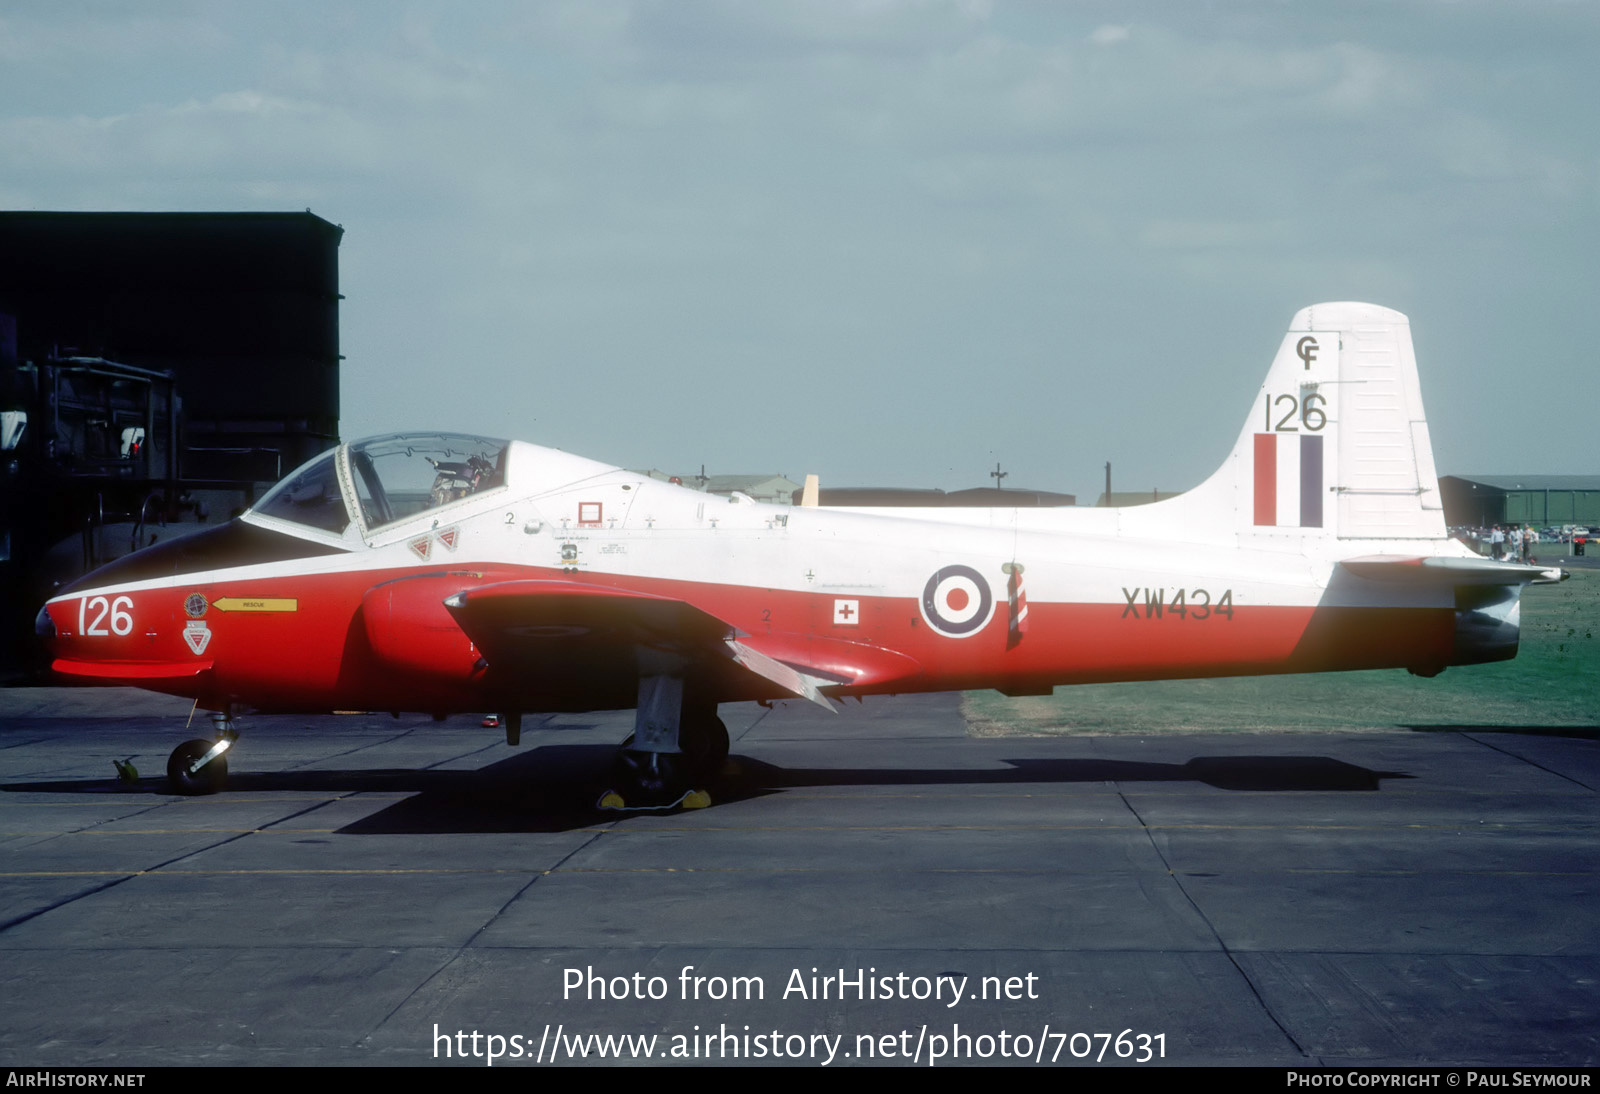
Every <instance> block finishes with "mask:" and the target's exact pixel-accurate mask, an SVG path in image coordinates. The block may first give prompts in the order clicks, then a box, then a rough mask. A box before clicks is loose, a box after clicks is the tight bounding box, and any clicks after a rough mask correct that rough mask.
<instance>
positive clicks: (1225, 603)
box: [1122, 586, 1233, 621]
mask: <svg viewBox="0 0 1600 1094" xmlns="http://www.w3.org/2000/svg"><path fill="white" fill-rule="evenodd" d="M1122 596H1123V599H1124V600H1126V601H1127V603H1126V604H1124V605H1123V608H1122V618H1123V619H1161V618H1163V617H1164V616H1168V615H1171V616H1176V617H1178V618H1179V619H1186V620H1187V619H1196V620H1198V619H1213V618H1214V619H1227V620H1229V621H1232V619H1233V590H1232V589H1223V590H1222V595H1221V596H1213V595H1212V593H1211V591H1210V590H1209V589H1161V588H1156V589H1146V588H1134V589H1130V588H1128V587H1127V586H1123V589H1122Z"/></svg>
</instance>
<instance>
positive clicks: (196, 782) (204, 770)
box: [167, 737, 228, 794]
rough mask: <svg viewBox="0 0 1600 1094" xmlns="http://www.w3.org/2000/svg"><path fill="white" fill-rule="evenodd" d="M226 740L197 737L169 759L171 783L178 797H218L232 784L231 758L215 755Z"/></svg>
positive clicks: (181, 746)
mask: <svg viewBox="0 0 1600 1094" xmlns="http://www.w3.org/2000/svg"><path fill="white" fill-rule="evenodd" d="M225 743H226V742H223V741H207V740H204V739H202V738H198V737H197V738H195V739H194V740H192V741H185V742H183V744H181V745H179V746H178V747H177V748H175V749H173V750H172V755H171V756H169V757H168V758H167V782H168V784H169V785H170V786H171V787H172V791H173V793H175V794H215V793H216V792H217V791H219V790H221V789H222V786H223V784H224V783H226V782H227V781H228V757H227V756H225V755H223V754H222V753H221V752H217V753H216V755H212V753H213V752H214V751H216V749H217V746H218V745H222V744H225Z"/></svg>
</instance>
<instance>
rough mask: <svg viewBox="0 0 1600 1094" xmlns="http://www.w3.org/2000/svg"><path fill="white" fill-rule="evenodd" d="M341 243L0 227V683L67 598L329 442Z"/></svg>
mask: <svg viewBox="0 0 1600 1094" xmlns="http://www.w3.org/2000/svg"><path fill="white" fill-rule="evenodd" d="M343 235H344V229H343V228H341V227H339V226H338V225H335V224H330V223H329V222H328V221H326V220H323V219H322V218H321V217H318V216H315V215H313V214H312V213H311V212H310V211H309V210H307V211H306V212H304V213H65V212H0V678H4V677H9V676H11V675H13V674H14V673H15V672H16V670H17V669H18V667H19V666H20V664H21V659H22V656H23V651H24V650H25V648H26V646H27V645H28V644H29V642H30V641H31V634H32V620H33V615H34V612H35V611H36V610H37V609H38V606H39V604H41V603H42V602H43V600H44V598H45V597H46V596H47V595H48V594H49V593H50V591H51V590H52V589H54V588H56V587H58V586H59V585H60V584H61V583H62V582H63V581H66V580H70V579H71V578H73V577H75V576H77V575H78V574H80V573H83V572H85V571H87V570H89V569H92V568H93V567H95V566H97V565H99V564H101V563H103V562H106V561H109V560H111V559H113V558H117V557H119V556H121V555H123V554H126V553H128V552H129V551H131V550H133V549H134V548H136V547H141V546H146V545H148V544H149V543H151V542H155V541H158V540H162V539H167V538H172V537H176V536H181V535H183V534H185V533H186V532H189V531H195V530H198V529H199V528H200V527H202V526H203V525H204V524H205V523H206V522H207V521H223V520H226V519H227V518H228V516H229V514H230V513H231V512H232V511H234V510H236V509H241V508H243V507H245V506H247V505H249V504H251V503H252V502H253V501H254V500H255V498H256V496H257V495H258V493H259V492H260V491H261V490H262V489H263V488H264V487H266V486H270V485H271V484H272V483H274V482H276V481H277V480H278V479H279V478H281V477H282V476H283V475H284V474H286V473H287V472H288V471H290V470H291V469H293V468H294V467H296V466H297V465H299V464H301V463H303V462H305V461H306V460H308V459H310V458H311V457H312V456H315V455H316V454H318V453H319V452H322V451H323V450H324V449H327V448H331V447H332V446H333V445H335V444H337V443H338V435H339V362H340V356H339V301H340V299H341V297H340V295H339V274H338V270H339V263H338V248H339V242H340V239H341V238H342V236H343Z"/></svg>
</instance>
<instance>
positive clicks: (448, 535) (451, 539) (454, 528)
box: [434, 524, 461, 551]
mask: <svg viewBox="0 0 1600 1094" xmlns="http://www.w3.org/2000/svg"><path fill="white" fill-rule="evenodd" d="M434 535H435V536H437V537H438V539H439V542H440V543H442V544H443V545H444V549H445V550H447V551H454V550H455V549H456V540H457V539H458V538H460V536H461V528H460V527H459V526H458V525H454V524H452V525H451V526H450V527H448V528H441V529H439V530H438V531H437V532H435V533H434Z"/></svg>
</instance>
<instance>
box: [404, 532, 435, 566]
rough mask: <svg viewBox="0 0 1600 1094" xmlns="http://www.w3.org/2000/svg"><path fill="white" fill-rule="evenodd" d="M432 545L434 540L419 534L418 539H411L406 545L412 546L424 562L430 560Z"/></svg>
mask: <svg viewBox="0 0 1600 1094" xmlns="http://www.w3.org/2000/svg"><path fill="white" fill-rule="evenodd" d="M432 545H433V541H432V540H430V539H429V538H428V537H427V536H418V537H417V538H416V539H413V540H410V541H408V542H407V543H406V546H407V547H409V548H411V550H412V551H413V552H415V553H416V556H417V557H418V558H420V559H422V561H424V562H426V561H428V551H429V549H430V548H431V547H432Z"/></svg>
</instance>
